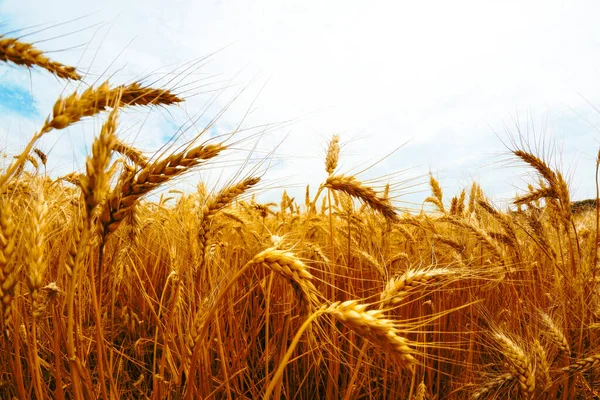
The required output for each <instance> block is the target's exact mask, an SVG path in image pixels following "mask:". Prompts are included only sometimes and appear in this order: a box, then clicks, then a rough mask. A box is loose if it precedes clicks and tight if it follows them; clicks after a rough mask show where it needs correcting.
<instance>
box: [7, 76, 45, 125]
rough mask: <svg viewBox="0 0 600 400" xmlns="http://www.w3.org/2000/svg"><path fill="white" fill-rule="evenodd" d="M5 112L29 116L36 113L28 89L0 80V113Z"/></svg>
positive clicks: (33, 115)
mask: <svg viewBox="0 0 600 400" xmlns="http://www.w3.org/2000/svg"><path fill="white" fill-rule="evenodd" d="M7 113H13V114H17V115H20V116H23V117H26V118H31V117H35V116H36V115H37V114H38V110H37V108H36V106H35V100H34V99H33V96H32V95H31V92H30V91H29V90H28V89H26V88H23V87H21V86H18V85H14V84H10V83H7V82H1V81H0V114H7Z"/></svg>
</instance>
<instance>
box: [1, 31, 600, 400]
mask: <svg viewBox="0 0 600 400" xmlns="http://www.w3.org/2000/svg"><path fill="white" fill-rule="evenodd" d="M0 60H1V61H3V62H10V63H13V64H17V65H21V66H23V67H36V68H43V69H46V70H47V71H48V72H49V73H52V74H54V75H56V76H57V77H58V78H62V79H69V80H80V79H82V77H81V75H80V74H79V73H78V72H77V71H76V69H75V68H73V67H69V66H65V65H62V64H60V63H58V62H56V61H52V60H50V59H49V58H47V57H46V56H45V55H44V53H42V52H41V51H39V50H37V49H36V48H34V47H33V46H31V45H30V44H27V43H22V42H20V41H18V40H16V39H12V38H8V37H0ZM181 101H183V100H182V99H181V98H179V97H178V96H177V94H175V93H171V92H170V91H168V90H165V89H161V88H157V87H147V86H145V85H144V84H142V83H139V82H133V83H131V84H128V85H120V86H115V85H112V84H111V83H110V82H108V81H107V82H105V83H102V84H96V85H91V86H87V89H85V90H80V91H78V92H74V93H72V94H67V95H65V96H63V97H61V98H59V99H58V100H57V101H56V103H55V105H54V108H53V110H51V113H50V115H49V117H48V118H47V120H46V121H45V122H44V124H43V126H42V127H40V129H39V131H38V132H37V133H35V134H34V135H33V137H32V138H31V141H30V142H29V144H28V145H27V147H26V148H25V149H24V151H23V152H22V153H21V154H17V155H15V157H14V158H11V159H10V160H9V161H10V162H8V163H7V164H6V166H5V168H4V169H3V170H0V295H1V298H2V312H3V318H2V333H3V334H2V339H1V341H0V342H1V347H0V397H1V398H7V399H8V398H19V399H29V398H38V399H46V398H48V399H49V398H55V399H65V398H67V399H96V398H102V399H109V398H110V399H112V398H115V399H117V398H124V399H127V398H136V399H137V398H148V399H163V398H170V399H183V398H187V399H197V398H203V399H212V398H215V399H242V398H265V399H271V398H274V399H280V398H284V399H315V398H327V399H338V398H341V399H497V398H500V399H516V398H523V399H554V398H556V399H578V398H581V399H591V398H596V397H598V396H600V395H599V394H598V390H599V386H600V382H598V380H599V379H598V378H599V377H598V376H597V373H598V372H599V370H598V368H596V366H597V364H598V363H599V362H600V298H599V296H600V293H599V291H598V281H599V279H600V276H596V274H597V272H598V264H599V263H598V248H599V245H600V237H599V234H600V229H599V212H600V204H599V203H598V201H595V202H594V201H591V202H588V203H586V204H583V205H581V204H580V207H573V203H572V201H571V198H570V192H569V188H568V185H567V183H566V181H565V178H564V177H563V175H562V174H561V172H560V171H558V170H556V169H554V168H552V167H551V165H552V163H551V161H552V160H545V159H543V158H540V157H539V156H538V155H536V154H533V153H532V152H530V151H529V150H527V149H519V148H516V147H515V148H513V149H512V155H513V157H514V159H515V160H518V161H519V162H521V163H523V164H524V165H527V166H528V167H529V168H530V169H531V170H532V171H533V172H535V174H536V175H537V177H538V179H537V180H536V181H533V182H531V186H530V189H529V191H528V192H526V193H521V194H520V195H519V196H518V197H517V198H516V199H515V200H514V207H513V209H512V210H499V209H497V208H495V207H494V206H492V204H490V202H489V200H488V199H487V198H486V196H485V193H483V192H482V190H481V189H480V187H479V186H478V185H477V184H476V183H473V185H472V186H471V187H469V188H465V190H463V191H462V192H461V194H460V195H458V196H456V197H454V198H452V199H444V197H443V192H442V188H441V187H440V185H439V183H438V182H437V181H436V180H435V179H434V177H433V176H432V177H430V182H429V183H430V186H431V196H430V197H427V198H426V199H424V203H427V204H428V205H430V206H431V209H432V210H433V211H431V212H425V211H422V212H420V213H419V212H415V213H408V212H400V211H399V210H398V208H397V207H395V206H394V196H395V194H394V188H395V186H394V185H386V184H385V183H386V182H385V181H384V180H379V181H361V180H360V178H359V177H356V176H353V175H348V174H344V173H343V171H339V170H338V158H339V152H340V143H339V141H340V138H339V137H338V136H336V135H334V136H333V138H332V139H331V141H330V144H329V148H328V151H327V156H326V158H325V160H323V162H324V166H323V168H324V169H325V171H326V172H327V174H328V178H327V179H326V180H325V181H324V182H323V183H322V184H321V185H320V186H319V187H315V188H309V187H307V188H306V198H305V199H302V200H298V199H292V198H290V197H289V196H288V195H287V193H286V192H285V191H282V195H281V201H280V203H279V204H275V203H268V204H263V203H259V202H257V201H256V199H255V197H254V196H253V193H255V191H256V189H257V187H259V186H260V177H259V176H245V177H240V178H239V181H238V182H234V183H232V184H230V185H228V186H225V187H222V188H221V189H220V190H218V191H215V192H208V191H207V190H206V189H205V187H204V186H203V185H202V184H199V185H198V190H197V191H195V192H193V193H183V192H171V193H166V194H165V193H163V196H161V197H160V199H159V200H156V201H150V200H148V198H147V196H148V195H151V194H152V193H154V192H155V191H157V190H161V189H162V188H164V186H165V185H167V184H168V183H170V182H172V181H173V180H175V179H177V178H179V177H181V176H184V174H186V172H189V171H190V170H192V169H194V170H202V168H204V167H205V166H206V165H208V164H210V163H211V162H213V161H214V160H217V159H218V158H219V157H220V155H221V154H220V153H222V152H223V151H224V150H227V149H228V148H229V147H230V145H231V144H230V143H229V142H228V141H227V140H225V141H224V142H219V141H215V140H209V141H203V140H204V139H203V137H202V136H201V133H200V134H199V135H198V137H197V139H196V140H194V141H192V142H190V143H188V145H187V146H185V147H184V148H178V149H177V150H173V151H171V152H168V153H166V154H165V153H162V152H161V153H156V154H154V155H152V154H144V153H143V152H141V151H139V150H138V149H137V148H135V147H134V146H132V145H128V144H126V143H124V142H122V141H121V139H120V137H119V114H120V113H121V111H122V110H123V109H127V108H129V107H142V106H145V107H155V106H160V107H167V106H171V105H173V106H176V105H177V104H178V103H180V102H181ZM49 111H50V110H49ZM94 116H96V118H100V119H102V121H103V125H102V129H101V130H100V131H99V132H98V133H97V135H96V137H95V139H94V141H93V144H92V146H91V148H90V149H89V156H88V158H87V160H86V165H85V170H84V171H80V172H79V171H76V172H73V173H71V174H69V175H66V176H61V177H56V178H50V177H48V175H46V174H45V173H44V166H45V164H46V161H47V160H46V158H47V155H46V154H44V153H43V152H42V151H41V150H39V149H37V148H36V143H37V142H38V140H39V139H40V138H41V137H42V136H45V135H52V134H55V132H54V131H58V130H61V129H64V128H66V127H68V126H71V125H74V124H77V123H78V122H79V121H81V120H82V119H84V118H89V117H94ZM599 167H600V152H599V153H598V159H597V162H596V180H597V178H598V168H599ZM596 187H597V186H596ZM166 196H168V197H166Z"/></svg>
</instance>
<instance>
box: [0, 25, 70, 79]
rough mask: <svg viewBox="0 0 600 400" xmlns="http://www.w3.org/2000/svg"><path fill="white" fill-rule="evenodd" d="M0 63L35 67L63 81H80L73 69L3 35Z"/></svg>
mask: <svg viewBox="0 0 600 400" xmlns="http://www.w3.org/2000/svg"><path fill="white" fill-rule="evenodd" d="M0 61H4V62H12V63H14V64H17V65H24V66H26V67H28V68H31V67H33V66H37V67H40V68H43V69H45V70H46V71H48V72H50V73H52V74H54V75H56V76H58V77H59V78H63V79H73V80H80V79H81V75H79V74H78V73H77V70H76V69H75V67H71V66H68V65H64V64H61V63H59V62H57V61H52V60H50V59H49V58H48V57H46V56H45V55H44V53H43V52H42V51H41V50H38V49H36V48H35V47H33V45H32V44H31V43H24V42H21V41H20V40H18V39H15V38H8V37H4V35H0Z"/></svg>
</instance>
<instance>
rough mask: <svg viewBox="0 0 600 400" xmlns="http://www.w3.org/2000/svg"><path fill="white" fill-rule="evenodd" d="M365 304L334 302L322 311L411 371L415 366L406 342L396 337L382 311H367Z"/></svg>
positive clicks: (396, 332) (396, 331) (389, 321)
mask: <svg viewBox="0 0 600 400" xmlns="http://www.w3.org/2000/svg"><path fill="white" fill-rule="evenodd" d="M367 306H368V305H367V304H359V303H358V302H357V301H356V300H349V301H345V302H343V303H340V302H335V303H333V304H331V305H330V306H329V307H327V308H326V309H325V310H324V313H325V314H329V315H331V316H333V317H334V318H335V319H337V320H338V321H340V322H342V323H344V324H345V325H346V326H348V327H349V328H350V329H352V330H354V331H355V332H356V333H358V334H359V335H361V336H363V337H365V338H366V339H368V340H369V341H371V342H373V343H375V344H377V345H378V346H380V347H381V348H382V349H384V350H386V351H389V352H390V355H392V356H393V357H394V358H395V359H396V360H397V361H398V363H399V365H400V366H402V367H404V368H407V369H409V370H412V369H413V368H414V366H415V364H416V359H415V357H414V356H413V354H414V352H413V350H412V349H411V348H410V347H409V345H408V341H407V340H406V339H405V338H403V337H401V336H399V335H398V330H397V329H396V327H395V326H394V323H393V322H392V321H391V320H389V319H386V318H385V317H384V314H383V311H382V310H367Z"/></svg>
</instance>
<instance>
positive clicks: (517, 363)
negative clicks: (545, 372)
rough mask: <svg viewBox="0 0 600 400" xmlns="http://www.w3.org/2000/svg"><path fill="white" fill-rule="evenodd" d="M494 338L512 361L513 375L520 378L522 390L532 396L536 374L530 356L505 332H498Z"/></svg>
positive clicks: (527, 395)
mask: <svg viewBox="0 0 600 400" xmlns="http://www.w3.org/2000/svg"><path fill="white" fill-rule="evenodd" d="M494 338H495V339H496V341H497V342H498V343H499V344H500V347H501V350H502V353H503V354H504V356H505V357H506V359H507V360H508V361H510V363H511V369H512V370H513V371H512V372H513V375H514V376H515V378H516V379H517V380H518V382H519V387H520V389H521V391H522V392H523V394H524V395H525V396H526V397H528V398H530V397H531V396H533V392H534V390H535V374H534V369H533V366H532V363H531V360H530V358H529V356H527V354H526V353H525V351H524V350H523V349H522V348H521V347H520V346H518V345H517V344H516V343H515V342H514V341H513V340H512V339H510V338H509V337H508V336H506V335H505V334H503V333H501V332H496V333H495V334H494Z"/></svg>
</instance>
